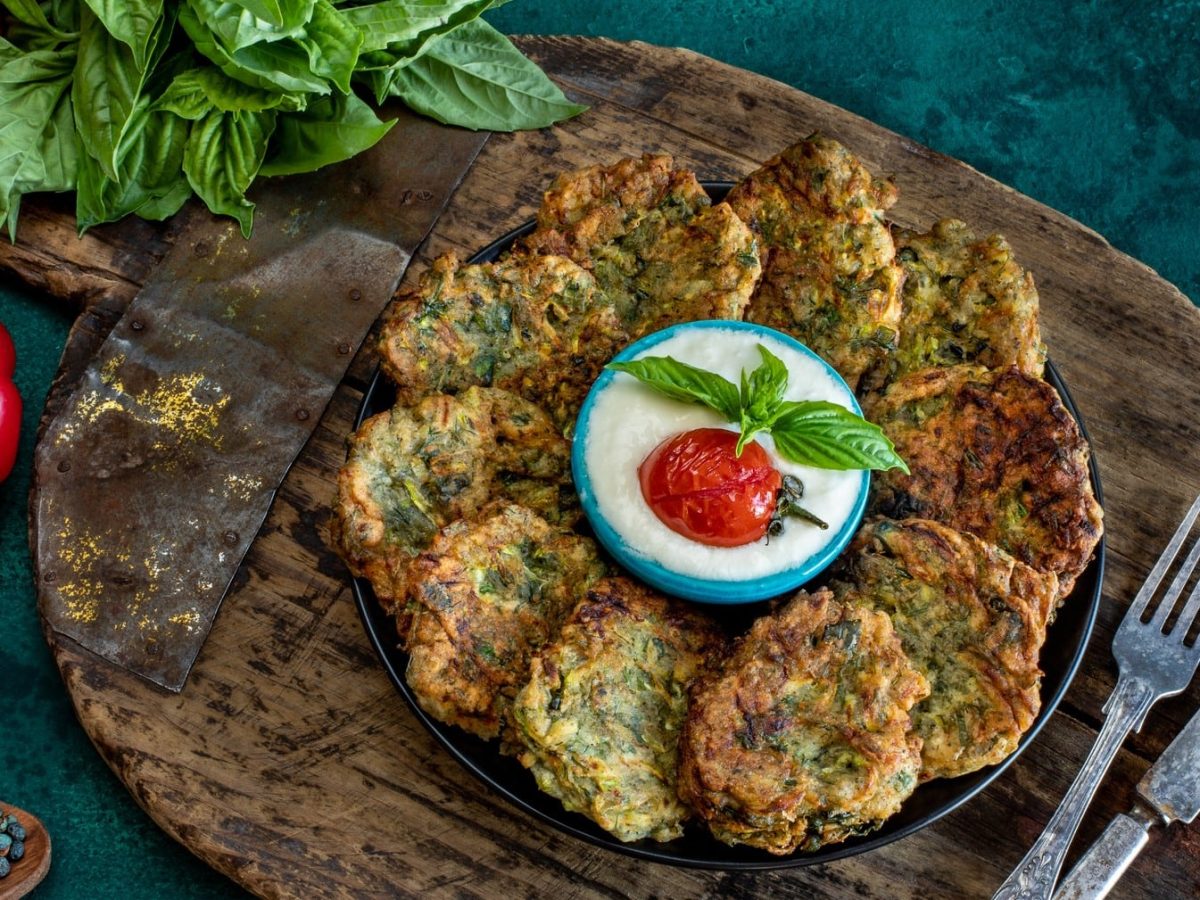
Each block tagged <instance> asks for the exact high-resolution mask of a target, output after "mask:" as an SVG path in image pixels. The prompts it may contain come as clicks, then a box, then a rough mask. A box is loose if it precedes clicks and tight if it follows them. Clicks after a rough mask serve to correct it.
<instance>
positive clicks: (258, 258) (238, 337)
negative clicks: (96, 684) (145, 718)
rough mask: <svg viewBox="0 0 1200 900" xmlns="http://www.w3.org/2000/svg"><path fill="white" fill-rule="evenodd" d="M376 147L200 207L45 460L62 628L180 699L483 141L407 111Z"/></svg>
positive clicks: (47, 595)
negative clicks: (220, 615)
mask: <svg viewBox="0 0 1200 900" xmlns="http://www.w3.org/2000/svg"><path fill="white" fill-rule="evenodd" d="M385 113H386V115H385V118H392V117H395V118H397V119H398V121H397V123H396V125H395V126H393V128H392V129H391V131H389V132H388V134H387V135H386V136H385V137H384V138H383V140H381V141H380V142H379V143H378V144H377V145H376V146H375V147H373V148H372V149H371V150H369V151H367V152H366V153H364V154H362V155H360V156H358V157H356V158H355V159H353V160H349V161H347V162H345V163H341V164H338V165H335V166H330V167H328V168H326V169H323V170H321V171H319V172H315V173H313V174H311V175H302V176H291V177H288V178H284V179H264V180H263V183H262V184H261V185H256V190H255V191H254V193H253V194H252V199H253V200H254V201H255V203H256V210H255V216H254V233H253V236H252V237H251V238H250V239H249V240H245V239H243V238H242V236H241V234H240V232H239V231H238V228H237V223H235V222H233V221H232V220H228V219H216V218H214V217H212V216H210V215H208V214H207V212H206V211H205V210H203V209H200V208H198V207H190V208H189V209H188V210H186V211H185V212H184V213H181V216H184V217H186V218H185V219H184V221H183V223H182V225H181V227H180V230H179V237H178V238H177V240H176V242H175V244H174V246H173V247H172V248H171V250H170V251H169V252H168V253H167V255H166V256H165V257H164V259H163V260H162V262H161V264H160V265H159V266H158V267H157V268H156V269H155V270H154V271H153V272H152V273H151V275H150V277H149V278H148V279H147V281H146V283H145V284H144V285H143V287H142V290H141V292H140V293H139V294H138V295H137V296H136V297H135V298H134V300H133V301H132V303H131V304H130V305H129V308H128V309H127V311H126V312H125V314H124V316H123V318H122V319H121V321H120V322H118V323H117V325H116V326H115V327H114V328H113V330H112V332H111V333H110V334H109V335H108V337H107V339H106V340H105V342H104V344H103V345H102V346H101V348H100V350H99V352H98V354H97V355H96V357H95V358H94V359H93V360H92V362H91V364H90V366H89V367H88V369H87V371H86V372H85V373H84V375H83V378H82V380H81V382H80V384H79V386H78V387H77V388H76V389H75V391H74V393H73V394H72V395H71V396H70V397H69V398H68V399H67V401H66V402H65V404H64V405H63V407H62V409H61V411H60V412H59V414H58V415H57V416H56V417H55V418H54V419H53V420H52V421H51V422H50V423H49V424H48V426H47V427H46V429H45V431H44V433H43V434H42V437H41V440H40V442H39V445H38V449H37V452H36V458H35V470H36V475H35V477H36V479H37V482H36V483H37V489H36V491H35V494H34V498H35V501H34V508H33V510H32V512H33V514H34V516H35V520H34V523H35V524H34V535H35V547H34V556H35V564H36V568H37V577H38V589H39V599H40V604H41V610H42V615H43V617H44V618H45V620H46V623H47V625H48V627H49V628H51V629H53V630H54V631H55V632H58V633H59V634H61V635H65V636H67V637H70V638H72V639H73V640H75V641H77V642H78V643H79V644H81V645H82V646H83V647H85V648H87V649H88V650H91V651H92V652H94V653H96V654H98V655H99V656H101V657H104V658H105V659H108V660H111V661H112V662H113V663H116V664H117V665H119V666H122V667H124V668H126V669H129V670H130V671H132V672H135V673H137V674H138V675H141V676H142V677H144V678H147V679H149V680H150V681H152V682H154V683H156V684H158V685H161V686H162V687H164V688H167V689H169V690H172V691H179V690H181V689H182V688H183V685H184V682H185V681H186V679H187V676H188V672H189V671H190V670H191V667H192V664H193V663H194V662H195V659H196V656H197V654H198V653H199V652H200V648H201V646H202V645H203V643H204V640H205V638H206V637H207V635H208V632H209V630H210V628H211V626H212V623H213V620H214V617H215V616H216V614H217V610H218V608H219V607H220V605H221V600H222V598H223V597H224V595H225V592H226V590H227V589H228V586H229V584H230V581H231V580H232V579H233V577H234V575H235V573H236V572H237V569H238V566H239V565H240V563H241V561H242V558H243V556H244V555H245V553H246V550H247V549H248V548H249V546H250V544H251V542H252V541H253V540H254V537H255V534H256V533H257V532H258V529H259V527H260V526H261V525H262V523H263V520H264V519H265V518H266V515H267V511H268V509H269V508H270V505H271V501H272V499H273V497H274V495H275V491H276V489H277V488H278V487H279V485H280V483H281V482H282V481H283V478H284V475H285V474H286V473H287V470H288V468H289V467H290V466H291V464H292V462H293V461H294V460H295V458H296V456H297V455H298V454H299V452H300V450H301V449H302V448H303V446H304V444H305V442H306V441H307V440H308V438H309V436H310V435H311V434H312V432H313V430H314V429H315V428H316V425H317V422H318V421H319V420H320V418H321V414H322V412H323V411H324V409H325V407H326V405H327V404H328V403H329V400H330V399H331V397H332V396H333V392H334V390H335V389H336V387H337V385H338V383H339V382H340V381H341V379H342V378H343V376H344V375H345V373H346V369H347V367H348V366H349V364H350V361H351V359H353V357H354V354H355V351H356V350H357V349H358V347H359V345H360V344H361V343H362V341H363V339H364V338H365V337H366V335H367V332H368V331H369V330H370V328H371V326H372V324H373V323H374V322H375V320H376V318H378V316H379V314H380V312H381V311H382V310H383V308H384V307H385V306H386V304H387V302H388V300H389V299H390V298H391V296H392V294H393V292H394V291H395V289H396V287H397V285H398V284H399V282H400V279H401V277H402V276H403V274H404V270H405V268H406V267H407V266H408V262H409V260H410V258H411V257H412V254H413V253H414V252H415V251H416V249H417V247H418V245H419V244H420V243H421V242H422V241H423V240H424V238H425V236H426V235H427V234H428V233H429V231H430V229H431V228H432V227H433V224H434V222H436V221H437V218H438V216H439V214H440V213H441V212H442V210H443V209H444V208H445V205H446V202H447V200H448V199H449V197H450V195H451V194H452V193H453V192H454V190H455V188H456V187H457V186H458V184H459V182H460V181H461V179H462V177H463V175H464V174H465V173H466V172H467V170H468V169H469V168H470V166H471V164H472V162H473V161H474V159H475V157H476V155H477V154H478V153H479V150H480V149H481V148H482V146H483V144H484V142H485V141H486V140H487V134H486V133H484V134H478V133H473V132H468V131H463V130H460V129H455V128H448V127H445V126H442V125H438V124H436V123H433V122H431V121H429V120H426V119H421V118H419V117H417V116H415V115H412V114H411V113H408V112H407V111H405V110H403V109H394V110H385Z"/></svg>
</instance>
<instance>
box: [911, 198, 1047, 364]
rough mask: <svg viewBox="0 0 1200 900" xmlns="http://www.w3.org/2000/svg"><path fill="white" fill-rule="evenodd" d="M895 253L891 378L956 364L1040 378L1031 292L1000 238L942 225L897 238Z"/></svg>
mask: <svg viewBox="0 0 1200 900" xmlns="http://www.w3.org/2000/svg"><path fill="white" fill-rule="evenodd" d="M896 246H897V253H896V255H897V259H899V261H900V265H901V266H902V267H903V269H904V272H905V276H906V277H905V279H904V318H903V320H902V321H901V323H900V346H899V349H898V350H897V352H896V354H895V356H894V358H893V367H892V377H893V378H896V377H900V376H903V375H905V374H907V373H909V372H916V371H918V370H920V369H925V368H928V367H930V366H953V365H959V364H961V363H973V364H976V365H981V366H986V367H987V368H989V369H1003V368H1007V367H1009V366H1016V367H1017V368H1018V369H1020V370H1021V371H1022V372H1024V373H1025V374H1026V375H1029V376H1031V377H1034V378H1041V377H1042V368H1043V366H1044V364H1045V362H1046V348H1045V346H1043V344H1042V339H1041V333H1040V331H1039V329H1038V294H1037V288H1035V287H1034V284H1033V276H1032V275H1031V274H1030V273H1029V272H1027V271H1026V270H1025V269H1023V268H1021V266H1019V265H1017V263H1016V261H1015V260H1014V259H1013V253H1012V248H1011V247H1010V246H1009V245H1008V242H1007V241H1006V240H1004V238H1002V237H1000V236H999V235H996V234H994V235H991V236H990V237H987V238H983V239H977V238H976V237H975V235H973V234H972V233H971V230H970V229H969V228H968V227H967V226H966V224H965V223H963V222H959V221H958V220H956V219H943V220H942V221H940V222H938V223H937V224H935V225H934V226H933V228H932V230H931V231H929V232H928V233H927V234H917V233H915V232H912V231H901V232H900V233H899V234H898V235H897V237H896Z"/></svg>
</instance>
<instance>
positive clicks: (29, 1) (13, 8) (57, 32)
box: [0, 0, 73, 49]
mask: <svg viewBox="0 0 1200 900" xmlns="http://www.w3.org/2000/svg"><path fill="white" fill-rule="evenodd" d="M0 6H4V7H5V8H6V9H7V10H8V11H9V12H10V13H11V14H12V17H13V18H14V19H16V20H17V21H18V22H20V23H21V24H23V25H27V26H28V27H29V28H31V29H32V30H33V31H35V32H38V33H40V34H42V35H45V36H48V37H50V38H51V39H52V40H54V41H55V42H61V41H65V40H69V39H70V38H71V37H72V36H73V35H72V33H71V32H68V31H62V30H61V29H59V28H56V27H55V26H54V25H51V24H50V22H49V20H48V19H47V18H46V13H45V11H44V10H43V9H42V7H41V6H40V5H38V3H37V2H36V0H0ZM15 30H16V29H13V31H15ZM9 34H10V36H12V31H10V32H9ZM32 49H49V48H44V47H37V48H32Z"/></svg>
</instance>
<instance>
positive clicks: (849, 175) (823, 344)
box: [726, 134, 904, 388]
mask: <svg viewBox="0 0 1200 900" xmlns="http://www.w3.org/2000/svg"><path fill="white" fill-rule="evenodd" d="M896 197H897V192H896V186H895V185H894V184H893V183H892V182H891V181H890V180H888V179H882V178H877V177H875V176H874V175H872V174H871V173H870V172H869V171H868V170H867V168H866V167H865V166H864V165H863V164H862V163H861V162H860V161H859V160H858V159H856V158H855V157H854V156H853V155H852V154H851V153H850V152H849V151H848V150H847V149H846V148H845V147H843V146H842V145H841V144H839V143H838V142H837V141H835V140H833V139H831V138H828V137H825V136H823V135H820V134H817V135H813V136H811V137H808V138H806V139H805V140H803V141H800V142H799V143H797V144H793V145H792V146H791V147H788V148H787V149H786V150H784V151H783V152H782V153H780V154H779V155H778V156H776V157H774V158H773V159H771V160H768V161H767V162H766V163H764V164H763V166H762V167H761V168H760V169H758V170H757V171H755V172H752V173H751V174H750V175H748V176H747V177H746V178H745V179H743V180H742V181H741V182H740V183H739V184H738V185H737V186H736V187H735V188H734V189H733V190H732V191H731V192H730V194H729V196H728V197H727V198H726V200H727V202H728V203H729V204H730V206H732V207H733V210H734V212H735V213H737V215H738V216H740V217H741V218H742V220H743V221H745V222H746V223H747V224H749V225H750V228H751V229H752V230H753V231H754V232H755V233H756V234H758V235H759V236H760V238H761V242H762V244H763V246H764V248H766V250H765V252H766V256H767V261H766V264H765V267H764V271H763V277H762V281H761V283H760V285H759V288H758V290H757V292H756V293H755V295H754V297H753V298H752V299H751V301H750V305H749V307H748V309H747V311H746V319H747V320H749V321H751V322H757V323H759V324H762V325H767V326H770V327H771V328H775V329H778V330H779V331H783V332H785V333H787V334H791V335H792V336H794V337H796V338H797V339H798V340H800V341H801V342H802V343H804V344H806V345H807V346H809V347H810V348H811V349H812V350H814V351H815V352H817V353H818V354H820V355H821V356H822V357H823V358H824V359H825V360H826V361H828V362H829V364H830V365H832V366H833V367H834V368H835V369H837V370H838V372H839V373H840V374H841V375H842V377H843V378H845V379H846V381H847V382H848V383H849V384H850V386H851V387H852V388H856V387H857V386H858V384H859V381H860V379H862V377H863V376H864V374H865V373H867V372H868V371H871V370H873V369H876V368H880V369H882V368H884V367H885V366H884V364H885V362H886V360H887V357H888V355H889V354H890V353H891V351H892V350H894V349H895V346H896V335H897V332H898V329H899V327H900V311H901V305H900V288H901V284H902V283H903V280H904V279H903V273H902V271H901V270H900V268H899V266H898V265H897V264H896V260H895V255H896V249H895V245H894V244H893V241H892V235H891V232H890V230H889V228H888V225H887V223H886V222H885V221H884V213H885V212H886V211H887V210H888V209H889V208H890V207H891V206H892V205H893V204H894V203H895V202H896Z"/></svg>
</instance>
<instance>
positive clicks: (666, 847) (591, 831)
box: [353, 182, 1105, 869]
mask: <svg viewBox="0 0 1200 900" xmlns="http://www.w3.org/2000/svg"><path fill="white" fill-rule="evenodd" d="M704 186H705V188H706V189H707V190H708V192H709V194H710V195H711V196H712V197H713V198H714V199H715V200H718V201H719V200H720V199H721V198H723V197H724V196H725V193H726V192H727V191H728V190H729V187H730V185H728V184H725V183H720V182H706V183H705V185H704ZM532 229H533V224H532V223H529V224H527V225H524V226H522V227H521V228H518V229H516V230H515V231H513V232H511V233H509V234H506V235H505V236H504V237H502V238H500V239H499V240H497V241H495V242H494V243H492V244H489V245H488V246H487V247H485V248H484V249H483V250H480V251H479V252H478V253H476V254H475V255H474V256H473V257H471V259H470V260H468V262H472V263H476V262H490V261H492V260H494V259H496V257H498V256H499V255H500V254H501V253H502V252H504V251H505V250H506V249H508V247H509V246H511V245H512V243H513V241H514V240H516V239H517V238H518V237H521V236H522V235H525V234H528V233H529V232H530V231H531V230H532ZM1046 380H1047V381H1049V382H1050V384H1052V385H1053V386H1054V387H1055V389H1057V391H1058V393H1059V395H1060V396H1061V397H1062V401H1063V404H1064V405H1065V406H1066V407H1067V409H1068V410H1070V411H1071V414H1072V415H1073V416H1074V417H1075V420H1076V421H1077V422H1079V428H1080V431H1082V432H1083V437H1084V440H1086V441H1087V442H1088V444H1089V446H1090V444H1091V440H1090V439H1089V438H1088V435H1087V430H1086V429H1085V428H1084V425H1083V420H1082V419H1081V418H1080V416H1079V411H1078V410H1077V409H1076V408H1075V403H1074V401H1073V400H1072V399H1071V395H1070V393H1069V392H1068V391H1067V386H1066V385H1065V384H1064V383H1063V380H1062V378H1061V377H1060V376H1059V374H1058V370H1057V369H1055V368H1054V365H1053V364H1052V363H1050V362H1049V361H1047V363H1046ZM394 399H395V397H394V393H393V391H392V387H391V384H390V383H389V382H388V380H387V379H386V378H385V377H384V376H383V375H382V373H380V372H376V374H375V377H374V378H373V379H372V381H371V384H370V386H369V387H368V388H367V392H366V395H365V396H364V397H363V402H362V406H361V407H360V408H359V413H358V418H357V419H356V420H355V423H354V425H355V428H358V426H359V425H361V424H362V422H363V420H364V419H366V418H368V417H369V416H372V415H375V414H376V413H379V412H383V411H384V410H386V409H389V408H390V407H391V405H392V403H393V402H394ZM1089 469H1090V472H1091V477H1092V490H1093V491H1094V492H1095V495H1096V500H1097V502H1099V503H1100V504H1101V505H1103V503H1104V496H1103V492H1102V490H1101V487H1100V473H1099V471H1098V469H1097V467H1096V458H1095V455H1093V456H1092V458H1091V462H1090V464H1089ZM1104 561H1105V541H1104V539H1103V538H1101V540H1100V543H1099V545H1098V546H1097V547H1096V555H1095V558H1094V559H1093V560H1092V562H1091V564H1090V565H1089V566H1088V567H1087V569H1086V570H1085V571H1084V573H1083V574H1082V575H1081V576H1080V577H1079V578H1078V580H1076V582H1075V589H1074V590H1073V591H1072V592H1071V595H1070V596H1069V597H1068V598H1067V599H1066V601H1065V602H1064V603H1063V605H1062V608H1061V609H1059V611H1058V617H1057V618H1056V619H1055V622H1054V624H1053V625H1052V626H1051V627H1050V630H1049V633H1048V635H1047V637H1046V643H1045V645H1044V646H1043V647H1042V657H1041V664H1042V669H1043V671H1044V672H1045V676H1044V677H1043V679H1042V708H1041V711H1040V712H1039V713H1038V716H1037V718H1036V719H1035V720H1034V723H1033V726H1032V727H1031V728H1030V729H1029V731H1028V732H1026V734H1025V735H1024V737H1023V738H1022V739H1021V743H1020V745H1019V746H1018V747H1017V749H1016V751H1015V752H1014V753H1013V754H1012V755H1010V756H1009V757H1008V758H1007V759H1005V760H1004V761H1003V762H1000V763H998V764H996V765H994V766H989V767H988V768H985V769H980V770H979V771H977V772H972V773H970V774H968V775H961V776H959V777H958V778H949V779H938V780H935V781H930V782H927V783H925V784H922V785H920V786H919V787H918V788H917V789H916V790H915V791H914V792H913V794H912V796H911V797H909V798H908V799H907V800H905V801H904V805H903V807H902V808H901V809H900V812H898V813H897V814H896V815H894V816H892V817H891V818H890V819H888V820H887V821H886V822H884V824H883V827H881V828H880V829H879V830H878V831H876V832H874V833H872V834H869V835H865V836H863V837H858V838H851V839H850V840H847V841H844V842H842V843H840V844H832V845H830V846H828V847H823V848H821V849H820V850H817V851H815V852H812V853H794V854H792V855H790V856H783V857H780V856H773V855H771V854H769V853H767V852H765V851H761V850H755V849H754V848H751V847H730V846H727V845H725V844H722V843H721V842H719V841H717V840H715V839H714V838H713V837H712V836H711V835H710V834H709V833H708V831H707V829H706V828H705V827H704V826H703V825H699V824H697V823H691V824H689V825H688V826H687V829H686V831H685V832H684V835H683V837H680V838H676V839H675V840H673V841H668V842H665V843H660V842H658V841H651V840H644V841H638V842H636V843H624V842H622V841H619V840H617V839H616V838H615V837H613V836H612V835H611V834H609V833H608V832H607V831H604V830H603V829H601V828H600V827H598V826H597V825H596V824H595V823H593V822H592V821H591V820H590V819H587V818H585V817H584V816H581V815H579V814H577V813H571V812H567V811H566V810H565V809H563V807H562V804H561V803H559V801H558V800H556V799H555V798H553V797H551V796H549V795H548V794H544V793H542V792H541V791H540V790H538V788H537V785H536V784H535V782H534V780H533V776H531V775H530V774H529V772H528V771H526V770H525V769H524V768H523V767H522V766H521V765H520V763H518V762H517V761H516V760H514V759H512V758H511V757H506V756H501V755H500V752H499V748H498V745H497V744H496V742H494V741H493V742H486V741H482V740H480V739H479V738H477V737H474V736H473V735H470V734H467V733H466V732H465V731H460V730H459V729H458V728H455V727H453V726H450V725H445V724H443V723H441V722H438V721H437V720H435V719H432V718H430V717H429V716H428V715H426V714H425V712H424V711H423V710H422V709H421V707H420V706H419V705H418V704H417V702H416V698H415V697H414V696H413V694H412V692H411V691H410V690H409V687H408V684H407V683H406V682H405V680H404V671H405V667H406V666H407V665H408V654H407V653H404V652H403V651H402V650H400V649H399V647H398V646H397V639H396V629H395V624H394V622H393V620H392V619H391V617H389V616H388V615H387V614H386V613H384V611H383V609H382V608H381V607H380V606H379V604H378V602H377V601H376V600H375V595H374V593H373V592H372V590H371V586H370V584H369V583H368V582H367V581H366V580H364V579H361V578H356V579H354V581H353V590H354V600H355V603H356V604H357V606H358V611H359V614H360V615H361V616H362V620H363V625H364V626H365V627H366V630H367V635H368V637H369V638H370V640H371V644H372V646H374V648H375V652H376V653H377V654H378V655H379V659H380V660H381V661H382V662H383V665H384V667H385V668H386V669H387V672H388V675H389V676H390V677H391V679H392V683H393V684H395V685H396V689H397V690H398V691H399V692H400V693H401V695H402V696H403V697H404V699H405V700H407V701H408V704H409V706H410V707H411V708H412V711H413V713H414V715H416V717H417V718H418V719H420V720H421V723H422V724H423V725H424V726H425V727H426V728H427V729H429V732H430V733H431V734H432V735H433V736H434V737H435V738H437V740H438V741H439V742H440V743H441V744H442V746H443V747H445V748H446V749H447V750H448V751H449V752H450V753H451V755H453V756H454V758H455V759H457V760H458V761H459V762H460V763H462V764H463V765H464V766H465V767H466V768H467V769H468V770H470V771H471V772H472V773H473V774H474V775H475V776H476V777H478V778H479V779H480V780H481V781H482V782H484V783H485V784H487V785H488V786H489V787H491V788H492V790H494V791H496V792H498V793H499V794H501V795H502V796H504V797H505V798H506V799H507V800H508V801H509V802H511V803H512V804H514V805H515V806H517V807H518V808H520V809H522V810H524V811H525V812H527V813H529V814H531V815H533V816H536V817H537V818H539V819H541V820H542V821H544V822H546V823H548V824H550V825H552V826H553V827H555V828H557V829H558V830H559V831H562V832H565V833H566V834H570V835H574V836H575V837H577V838H580V839H582V840H585V841H588V842H590V843H593V844H597V845H599V846H601V847H607V848H608V849H610V850H615V851H617V852H618V853H625V854H628V855H630V856H636V857H640V858H641V859H648V860H652V861H654V862H660V863H667V864H669V865H676V866H690V867H694V868H702V869H780V868H790V867H793V866H807V865H812V864H814V863H822V862H830V861H832V860H835V859H841V858H842V857H846V856H853V855H855V854H858V853H863V852H865V851H867V850H872V849H874V848H875V847H881V846H883V845H884V844H887V843H890V842H891V841H894V840H896V839H897V838H902V837H904V836H905V835H908V834H912V833H913V832H914V831H917V830H918V829H920V828H924V827H925V826H926V825H928V824H930V823H931V822H935V821H937V820H938V819H940V818H941V817H942V816H944V815H946V814H947V813H949V812H951V811H952V810H954V809H956V808H957V807H959V806H960V805H962V804H963V803H965V802H967V801H968V800H970V799H971V798H972V797H974V796H975V795H976V794H978V793H979V792H980V791H982V790H983V789H984V788H985V787H987V786H988V785H989V784H991V782H992V781H994V780H995V779H996V778H997V777H998V776H999V775H1000V773H1001V772H1003V771H1004V770H1005V769H1006V768H1008V767H1009V766H1010V765H1011V764H1012V762H1013V760H1015V759H1016V758H1017V756H1018V755H1020V754H1021V753H1022V752H1023V751H1024V750H1025V748H1026V747H1028V746H1029V745H1030V743H1031V742H1032V741H1033V740H1034V738H1036V737H1037V735H1038V732H1040V731H1041V730H1042V727H1043V726H1044V725H1045V724H1046V722H1047V721H1048V720H1049V719H1050V716H1051V715H1052V714H1053V712H1054V710H1055V708H1057V706H1058V704H1059V701H1060V700H1062V697H1063V694H1065V693H1066V690H1067V687H1068V686H1069V685H1070V683H1071V679H1072V678H1074V676H1075V672H1076V670H1077V669H1078V668H1079V664H1080V662H1081V661H1082V660H1083V654H1084V650H1085V649H1086V648H1087V642H1088V639H1089V638H1090V637H1091V633H1092V627H1093V625H1094V624H1095V621H1096V612H1097V610H1098V609H1099V606H1100V586H1101V582H1102V581H1103V577H1104ZM755 608H759V609H761V605H759V606H756V607H750V609H755Z"/></svg>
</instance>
